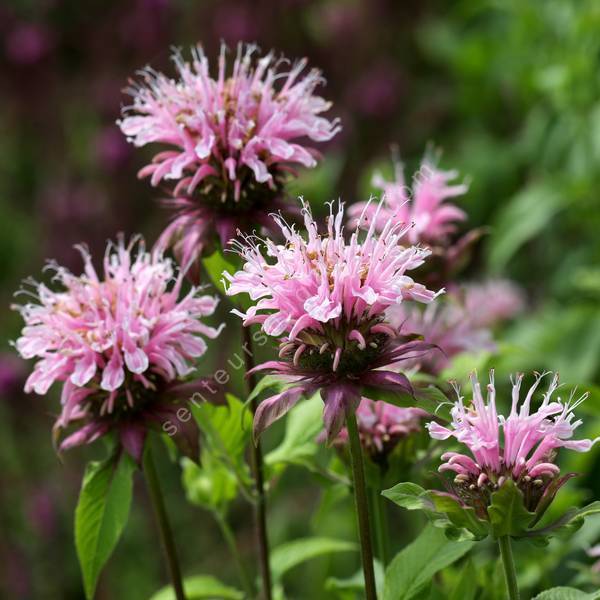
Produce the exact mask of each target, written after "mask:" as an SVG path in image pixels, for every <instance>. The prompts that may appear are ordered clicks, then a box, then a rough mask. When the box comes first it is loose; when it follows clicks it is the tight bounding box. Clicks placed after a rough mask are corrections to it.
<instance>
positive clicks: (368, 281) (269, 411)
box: [224, 202, 439, 439]
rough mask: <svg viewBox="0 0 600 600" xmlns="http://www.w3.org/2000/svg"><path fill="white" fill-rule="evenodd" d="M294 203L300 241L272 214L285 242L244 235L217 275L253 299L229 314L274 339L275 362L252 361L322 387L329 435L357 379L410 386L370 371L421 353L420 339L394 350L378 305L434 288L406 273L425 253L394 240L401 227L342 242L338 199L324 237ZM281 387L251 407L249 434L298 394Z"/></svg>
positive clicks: (423, 296)
mask: <svg viewBox="0 0 600 600" xmlns="http://www.w3.org/2000/svg"><path fill="white" fill-rule="evenodd" d="M302 206H303V209H302V212H303V214H304V223H305V228H306V231H307V236H306V238H305V237H304V236H303V235H301V234H300V233H299V232H298V231H296V229H295V228H294V227H293V226H289V225H288V224H287V223H286V222H285V221H284V220H283V219H282V218H281V217H279V216H275V217H274V219H275V221H276V223H277V224H278V225H279V227H280V228H281V231H282V233H283V237H284V239H285V244H281V245H278V244H275V243H273V242H272V241H271V240H268V239H267V240H260V239H259V238H256V237H253V236H246V237H245V244H238V246H237V247H238V250H239V252H240V254H241V256H242V258H243V260H244V261H245V264H244V267H243V270H242V271H238V272H237V273H235V274H233V275H230V274H228V273H224V276H225V278H226V279H227V280H228V282H229V287H228V289H227V294H228V295H230V296H232V295H236V294H240V293H247V294H249V295H250V298H251V299H252V300H253V301H255V302H256V303H255V304H254V305H253V306H251V307H250V308H249V309H248V310H247V312H246V313H242V312H239V311H234V312H235V313H236V314H238V315H239V316H240V317H241V318H242V319H243V320H244V325H245V326H248V325H251V324H254V323H258V324H260V325H261V327H262V329H263V331H264V332H265V333H266V334H267V335H270V336H274V337H277V338H279V339H280V342H281V349H280V357H281V358H282V359H283V360H282V361H281V362H270V363H266V364H265V365H262V366H261V367H262V368H263V369H269V370H271V371H275V372H278V373H279V374H283V375H287V376H292V377H294V376H296V377H301V378H303V379H304V381H305V383H306V384H307V385H309V387H310V386H312V387H311V389H321V390H322V395H324V397H325V423H326V429H327V433H328V436H329V439H332V436H333V435H335V434H336V433H337V432H338V431H339V429H340V428H341V422H342V420H343V416H344V412H343V410H341V409H342V408H344V407H345V406H346V405H347V404H348V403H351V404H353V405H354V407H355V406H356V405H358V401H359V399H360V393H359V391H358V386H357V382H358V381H359V378H362V379H360V381H361V383H363V384H365V385H376V384H377V383H378V382H379V383H382V384H383V383H386V384H389V385H392V380H394V381H397V383H398V384H399V386H400V387H402V389H403V390H404V391H406V389H407V388H409V387H410V386H409V384H408V381H407V380H406V378H405V377H404V376H403V375H402V376H401V375H400V374H397V373H391V372H387V371H372V370H373V369H375V368H376V367H381V366H385V365H387V364H390V363H393V362H395V359H399V358H403V357H406V355H407V354H409V353H410V352H412V351H418V350H419V349H423V347H422V346H420V343H419V342H413V343H411V344H408V345H406V344H405V345H400V346H398V339H399V335H398V332H397V331H396V330H395V329H394V328H393V327H391V326H390V325H389V324H387V323H386V322H385V311H386V309H387V308H389V307H390V306H392V305H394V304H399V303H401V302H403V301H404V300H417V301H419V302H431V301H432V300H433V299H434V298H435V297H436V296H437V294H436V293H434V292H432V291H430V290H428V289H427V288H426V287H425V286H423V285H421V284H420V283H417V282H415V281H414V280H413V279H412V278H411V277H409V276H408V275H407V272H408V271H410V270H412V269H415V268H417V267H419V266H420V265H421V264H423V262H424V260H425V259H426V257H427V256H428V254H429V251H428V250H424V249H422V248H418V247H412V246H411V247H404V246H401V245H400V244H399V243H398V242H399V240H400V239H401V238H402V236H403V235H404V234H405V229H406V228H405V227H404V226H403V225H402V224H400V223H397V222H396V223H393V222H389V223H388V224H387V226H386V227H385V228H384V229H383V230H382V231H381V233H380V234H379V235H377V234H376V233H375V228H374V226H371V227H370V228H369V230H368V231H367V232H366V234H364V235H363V232H362V231H361V229H360V227H357V228H356V230H355V231H354V232H353V233H352V235H351V236H350V238H349V239H348V241H346V239H345V238H344V235H343V227H342V222H343V219H344V211H343V205H342V204H340V205H339V207H338V210H337V212H336V213H334V210H333V204H331V205H330V214H329V218H328V219H327V231H326V233H325V234H323V235H321V234H319V232H318V228H317V224H316V223H315V221H314V219H313V217H312V214H311V212H310V208H309V207H308V205H307V204H306V203H304V202H303V204H302ZM359 224H360V223H359ZM363 238H364V239H363ZM438 293H439V292H438ZM386 378H387V379H386ZM384 379H385V380H386V381H385V382H384ZM351 381H354V384H353V385H354V387H352V385H350V384H349V383H348V382H351ZM355 388H356V389H355ZM292 389H293V390H295V391H293V392H292V391H290V390H292ZM290 390H288V391H287V392H286V393H285V394H284V396H282V398H279V399H275V400H273V402H272V403H271V404H270V403H269V402H270V401H269V402H264V403H263V404H262V405H261V406H260V408H259V411H258V412H257V414H256V420H255V428H256V429H257V430H258V431H260V430H262V429H264V427H266V426H267V425H268V424H270V423H271V422H272V421H273V420H275V418H278V417H280V416H281V415H282V414H283V413H284V412H285V411H284V410H283V409H282V408H281V407H282V406H283V405H284V404H285V406H286V409H285V410H287V409H289V408H290V407H291V404H292V400H293V403H295V402H297V401H298V400H299V399H300V397H301V396H302V394H301V393H300V392H299V391H298V390H299V388H297V387H296V388H290ZM324 390H327V391H324ZM331 390H334V391H335V393H333V392H331ZM330 392H331V394H330ZM338 392H339V393H338ZM291 394H294V395H291ZM330 395H331V398H330V397H329V396H330Z"/></svg>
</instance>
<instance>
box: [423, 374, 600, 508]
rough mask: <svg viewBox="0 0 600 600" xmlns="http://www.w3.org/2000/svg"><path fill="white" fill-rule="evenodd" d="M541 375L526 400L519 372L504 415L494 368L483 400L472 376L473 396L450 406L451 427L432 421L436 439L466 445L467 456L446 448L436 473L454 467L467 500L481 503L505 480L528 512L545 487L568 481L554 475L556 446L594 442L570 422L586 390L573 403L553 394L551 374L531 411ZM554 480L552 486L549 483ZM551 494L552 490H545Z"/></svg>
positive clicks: (555, 381) (572, 447)
mask: <svg viewBox="0 0 600 600" xmlns="http://www.w3.org/2000/svg"><path fill="white" fill-rule="evenodd" d="M543 376H544V375H538V377H537V379H536V381H535V383H534V384H533V385H532V386H531V388H530V389H529V391H528V393H527V396H526V397H525V400H524V401H522V402H521V400H520V389H521V383H522V381H523V375H522V374H520V375H517V377H516V378H515V379H514V380H512V384H513V388H512V406H511V411H510V413H509V415H508V417H504V416H502V415H499V414H498V412H497V410H496V389H495V387H494V376H493V371H492V373H491V374H490V383H489V384H488V386H487V401H485V400H484V399H483V395H482V392H481V386H480V384H479V381H478V380H477V377H476V375H475V374H473V375H472V376H471V382H472V386H473V399H472V402H471V405H470V406H465V405H464V403H463V398H462V396H460V395H458V400H457V402H456V403H455V404H454V406H453V408H452V411H451V414H452V422H451V423H450V424H449V426H444V425H440V424H439V423H436V422H431V423H429V424H428V425H427V428H428V429H429V434H430V436H431V437H432V438H434V439H437V440H446V439H448V438H450V437H454V438H455V439H456V440H458V441H459V442H460V443H461V444H463V445H464V446H466V447H467V448H468V450H469V452H470V455H468V454H463V453H459V452H447V453H445V454H443V455H442V460H443V461H444V462H443V463H442V465H441V466H440V468H439V470H440V472H443V471H453V472H454V473H455V478H454V485H455V490H456V492H457V495H458V496H459V497H461V498H462V499H463V500H464V501H466V502H467V503H475V504H477V503H478V502H482V501H483V504H485V501H486V498H489V495H490V494H491V492H493V491H494V490H496V489H498V487H500V486H501V485H502V483H503V482H504V481H506V479H507V478H512V480H513V481H514V482H515V483H516V484H517V486H518V487H519V488H520V489H521V491H523V493H524V497H525V498H526V502H527V505H528V506H527V507H528V508H529V510H535V508H536V506H537V505H538V503H539V502H540V500H541V499H542V498H543V497H544V495H545V494H546V492H547V490H549V489H551V490H552V492H551V493H556V491H557V487H559V486H560V484H561V483H563V482H564V481H566V479H568V476H567V477H566V478H563V480H560V479H558V475H559V473H560V469H559V467H558V466H557V465H556V464H555V462H554V459H555V456H556V451H557V450H558V448H568V449H570V450H576V451H578V452H587V451H588V450H590V448H591V447H592V446H593V445H594V443H595V442H597V441H598V439H600V438H596V439H595V440H588V439H584V440H573V439H572V437H573V433H574V431H575V429H577V427H579V425H581V423H582V421H581V420H576V421H574V410H575V408H577V406H579V404H581V402H583V401H584V400H585V399H586V397H587V394H584V395H583V396H582V397H581V398H579V399H578V400H576V401H573V400H572V398H571V399H569V400H568V401H567V402H563V401H561V399H560V398H559V397H557V398H556V399H553V398H552V395H553V393H554V392H555V391H556V389H557V388H558V375H554V376H553V378H552V381H551V383H550V386H549V388H548V390H547V392H546V393H545V394H544V395H543V399H542V403H541V405H540V406H539V408H538V409H537V410H532V408H531V401H532V399H533V395H534V393H535V391H536V389H537V388H538V386H539V384H540V382H541V380H542V378H543ZM552 483H554V485H553V486H551V484H552ZM548 493H550V492H548Z"/></svg>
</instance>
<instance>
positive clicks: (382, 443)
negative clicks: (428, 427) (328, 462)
mask: <svg viewBox="0 0 600 600" xmlns="http://www.w3.org/2000/svg"><path fill="white" fill-rule="evenodd" d="M427 416H428V414H427V413H426V412H425V411H424V410H422V409H420V408H412V407H411V408H404V407H400V406H394V405H393V404H388V403H387V402H382V401H377V402H375V401H373V400H369V399H368V398H363V399H362V400H361V402H360V404H359V406H358V408H357V409H356V421H357V425H358V432H359V435H360V441H361V444H362V447H363V449H364V450H365V452H367V454H368V455H369V456H371V458H373V460H376V461H377V460H385V457H386V456H387V455H388V454H389V453H390V452H392V451H393V450H394V448H395V447H396V446H397V445H398V443H399V442H400V441H401V440H402V439H404V438H406V437H407V436H409V435H411V434H412V433H417V432H419V431H421V420H422V419H423V418H425V417H427ZM347 441H348V431H347V430H346V429H345V428H344V429H342V430H341V431H340V432H339V434H338V437H337V438H336V440H335V442H334V443H336V444H346V443H347Z"/></svg>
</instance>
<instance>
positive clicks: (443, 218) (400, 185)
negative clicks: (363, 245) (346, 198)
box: [348, 157, 468, 245]
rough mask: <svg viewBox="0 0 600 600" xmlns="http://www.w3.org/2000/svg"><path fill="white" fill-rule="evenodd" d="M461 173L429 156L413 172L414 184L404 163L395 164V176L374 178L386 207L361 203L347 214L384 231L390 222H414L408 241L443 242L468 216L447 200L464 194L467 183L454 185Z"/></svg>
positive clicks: (407, 234)
mask: <svg viewBox="0 0 600 600" xmlns="http://www.w3.org/2000/svg"><path fill="white" fill-rule="evenodd" d="M457 176H458V173H457V171H441V170H440V169H438V168H437V167H436V166H435V163H434V162H433V161H432V159H430V158H427V157H426V158H425V159H424V160H423V162H422V163H421V167H420V168H419V170H418V171H417V172H416V173H415V174H414V175H413V181H412V187H408V186H407V185H406V182H405V180H404V172H403V166H402V164H401V163H398V162H396V163H395V179H394V180H393V181H387V180H385V179H384V178H383V176H382V175H381V174H380V173H376V174H375V176H374V177H373V185H374V186H375V187H377V188H378V189H380V190H381V191H382V192H383V206H382V208H381V210H377V208H376V206H375V205H372V204H371V205H368V204H367V203H365V202H358V203H357V204H354V205H353V206H351V207H350V209H349V210H348V215H349V217H350V218H353V219H357V218H358V217H361V215H363V212H364V213H365V214H364V215H363V216H362V219H363V224H364V225H365V226H370V225H371V223H374V225H375V229H376V230H377V231H381V230H383V228H384V227H385V226H386V224H387V223H388V222H389V221H395V222H400V223H404V224H407V225H410V224H411V223H412V224H413V227H410V228H408V227H407V228H406V229H405V235H406V241H407V242H408V243H410V244H417V243H419V242H421V243H426V244H433V245H444V244H445V243H446V241H447V237H448V235H449V234H451V233H454V232H455V230H456V223H457V222H459V221H463V220H464V219H466V214H465V213H464V211H462V210H461V209H460V208H458V207H457V206H454V205H453V204H450V203H448V202H447V200H448V199H449V198H455V197H456V196H461V195H463V194H465V193H466V192H467V190H468V187H467V185H466V184H464V183H463V184H451V181H452V180H454V179H456V177H457Z"/></svg>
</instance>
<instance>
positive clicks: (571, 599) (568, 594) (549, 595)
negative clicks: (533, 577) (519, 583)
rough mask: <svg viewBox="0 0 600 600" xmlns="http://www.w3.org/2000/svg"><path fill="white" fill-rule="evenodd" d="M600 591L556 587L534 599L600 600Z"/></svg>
mask: <svg viewBox="0 0 600 600" xmlns="http://www.w3.org/2000/svg"><path fill="white" fill-rule="evenodd" d="M599 598H600V592H594V593H592V594H587V593H586V592H582V591H581V590H578V589H575V588H571V587H555V588H552V589H550V590H546V591H545V592H542V593H541V594H538V595H537V596H536V597H535V598H534V599H533V600H598V599H599Z"/></svg>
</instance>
